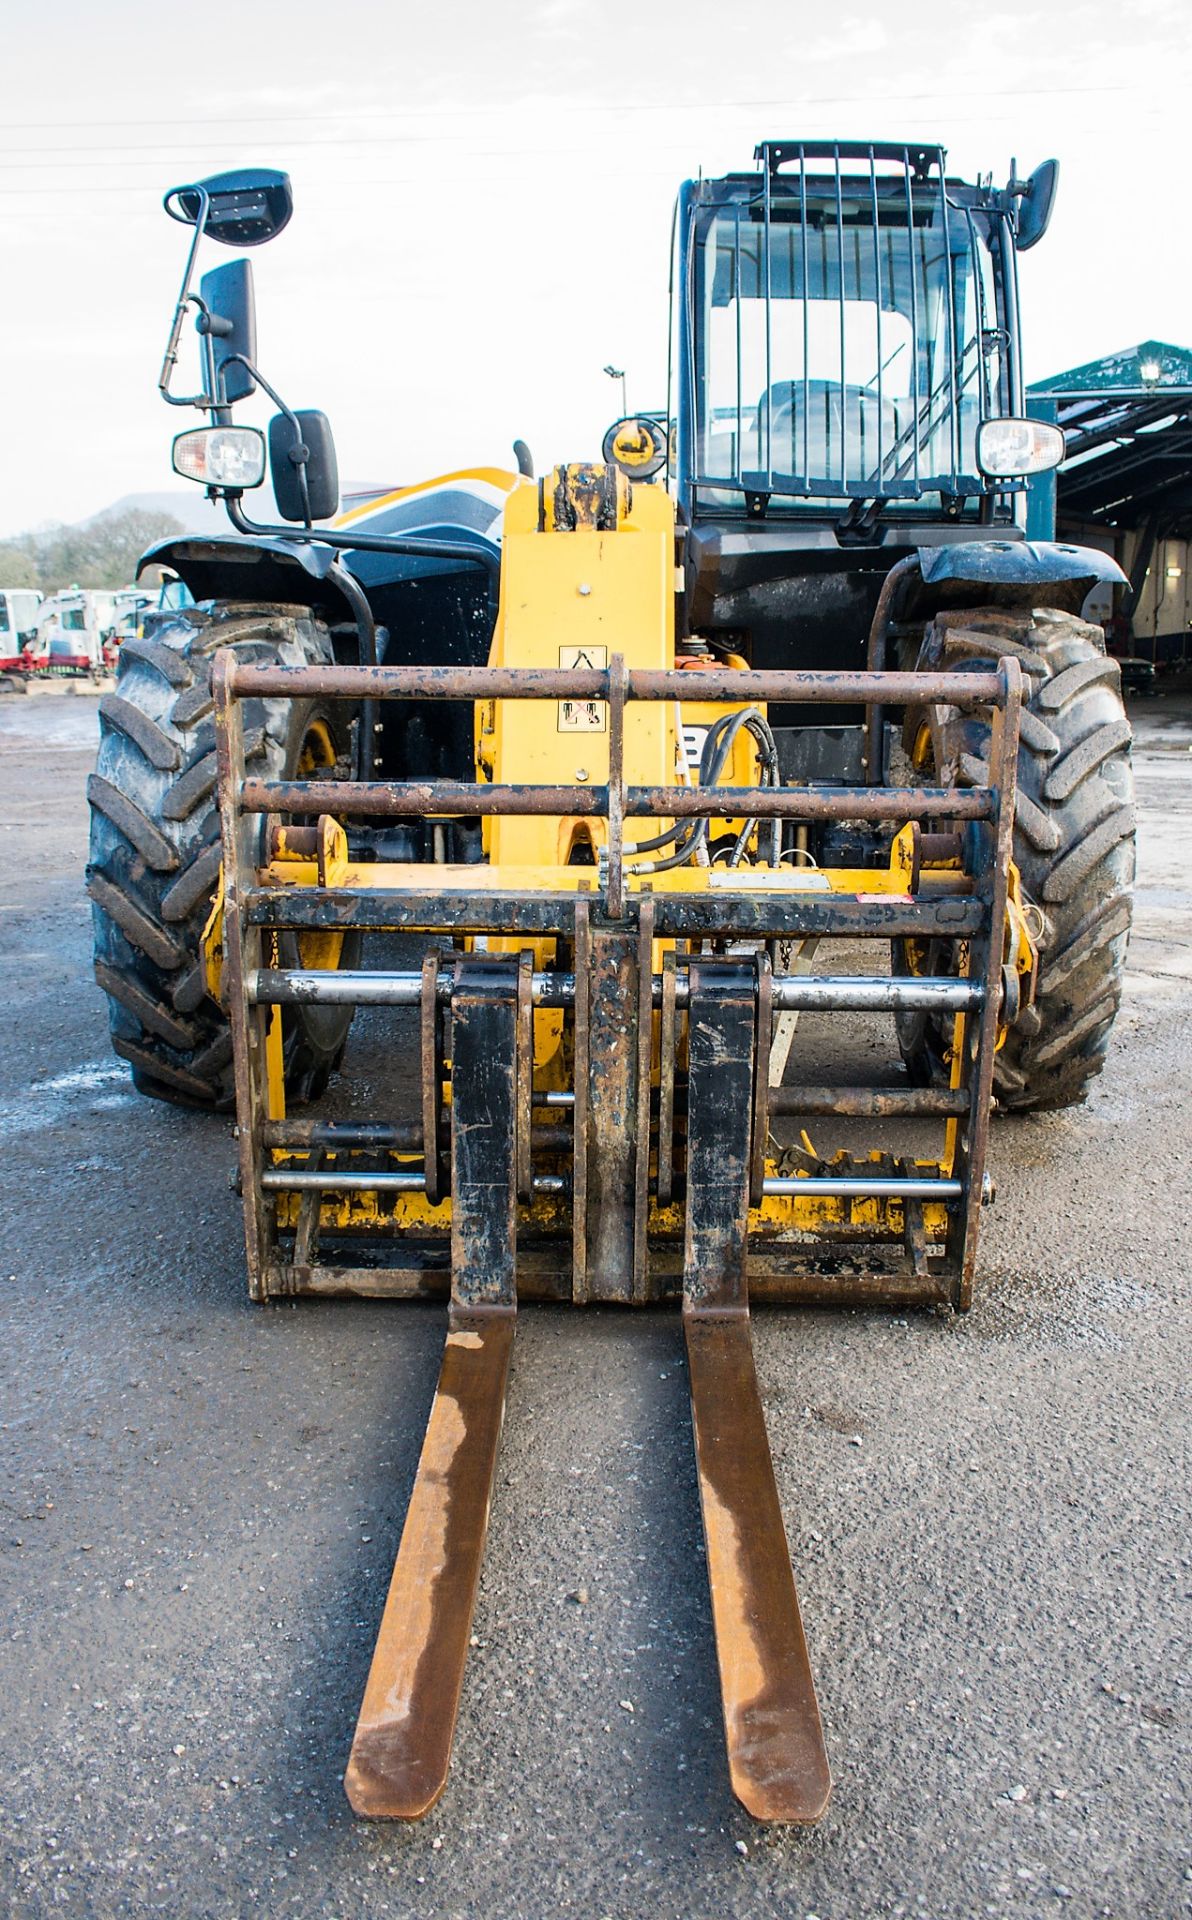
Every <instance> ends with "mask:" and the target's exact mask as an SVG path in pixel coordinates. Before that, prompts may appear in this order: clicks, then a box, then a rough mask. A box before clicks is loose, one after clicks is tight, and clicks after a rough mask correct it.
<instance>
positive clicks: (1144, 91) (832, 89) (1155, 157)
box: [0, 0, 1192, 535]
mask: <svg viewBox="0 0 1192 1920" xmlns="http://www.w3.org/2000/svg"><path fill="white" fill-rule="evenodd" d="M1187 21H1188V15H1187V10H1186V5H1185V4H1183V3H1182V0H1127V3H1126V4H1122V3H1121V0H1117V4H1112V5H1107V4H1095V5H1094V4H1084V5H1066V4H1064V3H1063V0H1058V3H1057V4H1052V5H1038V6H1032V5H1023V4H1019V0H1003V4H1001V5H999V6H998V7H996V8H994V9H986V8H982V9H980V10H978V9H977V8H976V7H974V8H972V9H971V10H967V11H966V9H965V8H964V7H963V6H962V5H958V4H957V0H916V4H915V5H914V6H912V7H902V8H889V7H883V8H881V9H878V8H876V7H873V6H869V5H866V4H858V5H850V4H849V0H842V4H839V5H837V6H836V7H833V6H828V5H824V4H823V0H815V3H814V4H811V3H809V0H505V4H504V5H498V6H494V5H493V4H492V0H439V4H438V5H437V6H436V7H433V8H426V7H423V6H421V5H419V6H417V7H414V6H411V5H410V4H409V0H383V4H382V3H380V0H331V3H330V4H329V0H319V4H318V5H315V4H312V3H311V0H285V4H280V5H275V4H269V3H268V0H264V3H262V0H258V4H256V5H254V6H251V7H250V6H249V5H248V4H246V0H207V4H205V5H190V6H187V7H175V8H163V7H161V6H160V5H159V4H155V5H148V4H144V0H107V4H106V5H105V6H104V7H102V8H97V7H95V6H94V5H93V4H92V3H91V0H87V4H82V0H54V3H53V4H52V5H41V6H37V7H33V6H24V7H22V8H21V9H20V11H19V13H18V12H17V11H16V9H12V10H10V12H9V14H8V18H7V21H6V28H5V55H6V58H5V69H6V85H5V101H6V118H5V120H4V122H3V123H2V124H0V147H2V148H3V152H2V154H0V260H2V262H3V277H2V280H0V287H2V289H3V292H2V295H0V348H2V353H0V366H2V367H3V370H4V396H3V400H4V405H3V421H4V426H3V454H2V458H0V535H4V534H9V533H14V532H17V531H19V530H20V529H22V528H24V527H27V526H30V525H34V524H37V523H40V522H44V521H48V520H55V519H66V520H73V519H77V518H79V517H80V516H82V515H84V514H87V513H91V512H94V511H96V510H97V509H99V508H101V507H103V506H105V505H106V504H108V503H109V502H110V501H112V500H114V499H116V498H117V497H118V496H120V495H122V494H125V493H129V492H134V491H147V490H158V489H161V488H163V487H168V486H171V485H173V486H178V485H181V484H182V483H180V482H178V481H176V480H175V479H174V478H173V476H172V475H171V473H170V471H169V442H170V438H171V436H172V434H173V433H174V432H177V431H178V430H179V428H180V426H181V425H184V424H187V423H188V422H189V419H190V416H186V415H181V414H179V413H178V412H175V411H169V412H168V411H167V409H166V408H165V407H164V406H162V404H161V402H160V401H159V400H158V398H157V396H156V391H155V382H156V376H157V370H158V367H159V364H160V360H161V354H162V349H163V346H164V341H165V334H166V331H167V325H168V320H169V315H170V311H171V307H172V302H173V299H174V296H175V293H176V286H177V280H178V277H179V275H180V272H181V267H182V257H183V250H184V234H183V230H182V229H181V228H179V227H178V226H176V225H174V224H173V223H171V222H170V221H168V220H167V219H166V217H165V215H164V214H163V213H162V212H161V208H160V201H161V195H162V193H163V191H164V190H165V189H166V188H167V187H169V186H171V185H174V184H176V183H178V182H182V181H187V180H191V179H194V178H197V177H201V176H202V175H203V174H205V173H209V172H215V171H219V170H221V169H223V168H226V167H231V166H235V165H237V164H240V163H253V162H255V163H258V164H271V165H275V166H280V167H284V168H286V169H287V170H288V171H289V172H290V174H291V175H292V177H293V182H294V194H295V202H296V206H295V214H294V218H293V221H292V223H291V225H290V227H289V228H288V229H287V231H286V232H285V233H284V234H283V235H282V236H281V237H280V238H279V239H278V240H277V241H276V242H274V243H273V244H272V245H271V246H269V247H267V248H264V249H262V250H259V251H258V252H257V253H256V254H255V256H254V265H255V269H256V278H257V305H258V323H259V349H260V359H261V362H262V365H263V367H264V370H265V371H266V373H267V374H268V375H269V376H270V379H271V381H272V382H273V384H274V385H276V386H278V387H279V388H280V389H281V391H282V392H283V394H284V395H285V396H286V398H287V399H288V400H289V402H290V403H291V405H295V406H321V407H323V408H324V409H325V410H326V411H327V413H328V414H329V415H330V417H331V421H332V424H333V427H334V429H335V433H336V438H337V441H338V444H339V449H340V470H341V473H342V474H343V475H344V476H345V478H346V479H348V480H350V481H357V482H365V481H386V482H391V483H400V482H403V481H408V480H414V479H417V478H420V477H424V476H426V475H429V474H431V473H434V472H442V471H445V470H449V469H450V468H452V467H455V466H459V465H470V464H479V463H491V462H497V463H500V464H502V465H507V464H509V458H510V456H509V445H510V442H511V441H512V440H513V439H514V438H515V437H516V436H518V435H521V436H522V437H524V438H525V439H527V440H528V441H529V443H530V445H531V447H532V448H533V450H534V453H535V456H536V458H537V461H538V465H539V469H540V470H541V468H542V467H543V466H545V465H548V464H550V463H551V462H553V461H555V460H558V459H576V458H582V457H584V456H585V455H592V454H594V453H596V452H597V451H598V449H599V444H600V438H601V434H602V431H603V428H604V426H605V425H606V424H607V422H608V421H609V420H610V419H611V418H612V417H613V416H614V414H615V413H616V412H617V411H619V404H618V402H619V393H618V391H617V390H616V389H615V388H614V386H613V384H612V383H611V382H610V381H609V380H608V379H607V378H606V377H605V376H604V375H603V374H602V372H601V369H602V367H603V366H604V365H605V363H606V362H612V363H613V364H615V365H616V366H618V367H621V366H623V367H625V368H626V369H627V370H628V378H629V402H630V405H631V406H633V405H639V406H649V405H661V404H662V403H663V401H664V399H665V370H666V276H667V254H668V236H669V226H670V213H671V205H672V201H673V198H674V194H675V190H676V187H677V186H678V183H679V182H680V181H681V180H682V179H684V178H685V177H687V176H688V175H690V174H692V173H694V172H696V171H698V170H699V169H700V168H701V167H702V169H703V170H704V171H705V172H708V173H715V172H720V171H724V170H726V169H729V168H734V167H735V168H739V167H742V166H747V165H748V164H749V162H750V156H751V155H752V151H753V147H754V144H755V142H756V140H757V139H759V138H760V137H763V136H770V137H782V136H788V137H797V136H799V135H813V134H815V135H821V136H823V135H828V136H832V135H836V134H839V135H840V136H841V137H844V138H858V137H864V138H869V137H872V138H883V139H897V140H903V139H911V140H920V141H931V142H943V143H944V144H946V145H947V147H948V148H949V154H950V163H951V167H952V169H953V170H954V171H957V172H961V173H964V174H967V175H969V176H970V177H971V176H972V174H973V173H974V172H975V171H977V170H978V169H979V170H981V171H986V170H989V169H992V171H993V173H994V176H995V179H996V180H997V181H998V182H999V183H1002V182H1004V180H1005V179H1006V177H1007V173H1008V169H1009V164H1010V160H1011V157H1012V156H1017V158H1018V161H1019V164H1020V170H1021V171H1023V172H1025V171H1027V170H1029V168H1030V167H1032V166H1034V165H1035V164H1036V163H1037V162H1038V161H1040V160H1042V159H1044V158H1046V157H1048V156H1050V155H1052V154H1054V155H1057V156H1058V157H1059V159H1060V162H1061V168H1062V176H1061V181H1060V191H1059V198H1058V201H1057V209H1056V214H1055V218H1054V221H1053V224H1052V228H1051V231H1050V233H1049V234H1048V235H1047V237H1046V239H1045V240H1044V241H1043V243H1042V244H1041V245H1040V246H1039V247H1038V248H1037V249H1036V250H1035V251H1034V252H1032V253H1031V254H1029V255H1028V256H1026V257H1025V258H1024V260H1023V263H1022V281H1023V296H1024V301H1023V303H1024V323H1025V335H1026V366H1027V373H1028V377H1029V378H1038V377H1041V376H1043V375H1046V374H1049V373H1054V372H1057V371H1059V370H1061V369H1062V368H1065V367H1069V366H1073V365H1076V364H1078V363H1079V362H1081V361H1084V360H1088V359H1092V358H1095V357H1097V356H1099V355H1101V354H1103V353H1107V352H1110V351H1112V350H1115V349H1119V348H1122V347H1125V346H1128V345H1132V344H1134V343H1135V342H1137V341H1139V340H1141V339H1143V338H1145V337H1156V338H1159V339H1166V340H1171V341H1175V342H1176V343H1178V344H1182V345H1192V268H1190V266H1189V256H1188V251H1187V241H1186V238H1185V237H1184V236H1185V235H1186V233H1187V218H1186V197H1187V180H1188V172H1189V165H1188V113H1189V108H1188V97H1189V82H1190V81H1192V57H1190V54H1189V36H1188V27H1187ZM228 257H229V256H228V254H227V253H226V252H225V251H224V250H223V249H222V248H215V247H211V248H210V249H209V257H208V259H207V264H208V265H214V264H217V262H218V261H219V260H221V259H227V258H228ZM191 350H192V351H193V346H192V349H191ZM253 405H254V406H255V405H256V403H253ZM268 411H269V409H268V408H267V407H263V408H260V409H259V410H258V412H257V414H256V415H255V416H254V413H253V410H252V408H244V409H241V410H240V411H239V413H238V417H239V418H244V419H252V418H254V417H258V418H260V419H262V420H263V419H264V418H265V416H266V414H267V412H268ZM194 419H195V421H196V423H197V420H198V416H194Z"/></svg>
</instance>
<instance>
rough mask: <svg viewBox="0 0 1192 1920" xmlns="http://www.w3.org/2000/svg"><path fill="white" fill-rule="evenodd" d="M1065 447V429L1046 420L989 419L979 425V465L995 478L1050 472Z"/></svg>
mask: <svg viewBox="0 0 1192 1920" xmlns="http://www.w3.org/2000/svg"><path fill="white" fill-rule="evenodd" d="M1064 451H1065V447H1064V436H1063V434H1062V432H1061V431H1060V429H1059V427H1053V426H1051V425H1049V424H1048V422H1047V421H1046V420H986V421H985V422H984V423H983V424H982V425H981V426H980V427H978V429H977V465H978V466H979V467H980V469H981V471H982V473H987V474H989V476H990V478H991V479H1001V478H1003V477H1007V476H1009V475H1015V476H1016V475H1018V474H1026V473H1046V472H1047V471H1048V469H1049V468H1051V467H1058V466H1059V464H1060V461H1061V460H1062V459H1063V457H1064Z"/></svg>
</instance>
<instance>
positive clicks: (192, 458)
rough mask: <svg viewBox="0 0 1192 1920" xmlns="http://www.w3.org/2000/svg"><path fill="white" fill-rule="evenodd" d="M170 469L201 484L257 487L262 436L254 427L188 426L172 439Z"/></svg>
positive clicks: (262, 458)
mask: <svg viewBox="0 0 1192 1920" xmlns="http://www.w3.org/2000/svg"><path fill="white" fill-rule="evenodd" d="M173 464H174V472H175V473H180V474H181V475H182V477H183V479H184V480H197V481H198V482H199V484H200V486H204V487H234V488H235V489H236V490H237V491H239V490H240V489H241V488H242V487H259V486H260V484H261V482H262V480H263V479H264V478H265V436H264V434H263V433H258V431H257V429H256V427H192V428H191V430H190V432H189V433H180V434H179V435H178V438H177V439H176V440H175V442H174V451H173Z"/></svg>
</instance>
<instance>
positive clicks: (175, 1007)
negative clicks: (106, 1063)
mask: <svg viewBox="0 0 1192 1920" xmlns="http://www.w3.org/2000/svg"><path fill="white" fill-rule="evenodd" d="M219 647H230V648H231V649H232V650H233V651H234V652H235V654H236V655H237V657H238V658H239V659H240V660H243V661H251V662H253V663H254V664H256V665H261V666H293V667H297V666H322V665H326V664H328V663H330V662H331V661H332V659H333V655H332V649H331V642H330V638H329V636H328V633H327V629H326V628H325V627H324V626H323V625H322V624H321V622H320V621H319V620H317V619H316V618H315V617H314V616H313V615H312V614H311V613H310V612H308V611H307V610H306V609H304V608H300V607H287V606H266V607H260V606H235V605H224V604H222V603H219V602H216V603H209V604H206V605H204V606H200V607H185V608H181V609H179V610H178V611H177V612H174V613H170V614H165V615H161V616H158V617H156V618H151V619H150V620H149V621H147V622H146V625H145V633H144V637H143V638H137V639H130V640H126V641H125V643H124V645H123V646H122V648H121V649H120V660H119V668H118V677H117V681H116V688H115V691H114V692H113V693H109V694H105V696H104V698H103V699H102V700H101V701H100V706H99V715H100V742H99V758H98V760H97V762H96V769H95V772H94V773H93V774H92V776H91V779H90V781H89V783H88V790H87V797H88V799H89V800H90V802H91V852H90V860H89V863H88V867H87V891H88V893H89V894H90V895H91V900H92V915H93V919H94V929H95V977H96V979H97V981H98V982H99V985H100V986H101V987H102V988H103V991H104V993H105V994H106V995H107V998H108V1012H109V1021H110V1026H111V1036H112V1046H113V1048H114V1049H115V1051H116V1053H117V1054H119V1055H120V1057H121V1058H122V1059H124V1060H127V1061H128V1063H129V1065H130V1067H131V1069H132V1078H133V1082H134V1084H135V1085H136V1087H137V1088H138V1090H139V1091H140V1092H141V1093H145V1094H150V1095H152V1096H153V1097H154V1098H155V1099H159V1100H170V1101H173V1102H175V1103H176V1104H179V1105H185V1106H201V1107H214V1108H222V1107H228V1106H231V1105H232V1104H233V1100H234V1091H233V1080H232V1037H231V1031H230V1028H229V1025H228V1020H227V1016H226V1014H225V1013H224V1012H223V1010H222V1008H221V1007H219V1006H218V1005H217V1003H216V1002H215V1001H214V1000H213V999H211V997H210V996H209V994H208V992H207V985H206V972H205V968H204V964H203V957H202V951H201V942H202V936H203V929H204V927H205V925H206V923H207V920H208V918H209V915H210V912H211V905H212V901H213V899H214V896H215V890H216V886H217V883H218V880H219V868H220V844H219V812H218V804H217V796H216V770H215V728H214V720H213V709H214V701H213V695H212V691H211V666H212V661H213V658H214V655H215V652H216V649H217V648H219ZM243 712H244V728H245V745H246V757H247V760H248V762H249V764H250V766H251V767H252V770H253V771H254V773H257V774H260V775H263V776H264V777H265V778H266V779H284V778H289V777H293V776H295V775H297V774H301V773H309V772H313V771H314V770H315V769H318V770H319V771H320V772H323V773H324V774H325V775H326V777H329V778H337V777H340V778H347V777H349V776H350V773H351V757H352V756H351V737H350V725H351V723H350V718H349V710H348V709H347V708H346V707H345V705H344V703H343V702H342V701H338V702H329V703H328V704H327V705H326V706H325V707H324V706H322V705H319V704H317V703H312V702H309V701H307V702H299V701H291V700H268V701H262V700H247V701H245V702H244V703H243ZM348 946H349V943H348V942H345V943H344V947H343V949H342V950H341V951H340V952H338V953H337V954H335V955H331V956H330V959H331V960H332V961H333V962H334V963H336V964H343V965H348V966H350V965H352V964H353V959H354V954H355V949H356V948H357V947H358V937H357V939H356V940H355V942H354V943H353V951H351V952H349V951H348ZM279 957H280V960H281V964H282V965H287V966H297V965H299V964H301V955H300V951H299V945H298V941H297V940H296V939H295V937H294V936H292V935H289V934H283V935H281V936H280V940H279ZM327 961H328V956H327V955H326V954H321V955H320V956H319V957H318V958H315V959H309V960H308V962H307V963H308V964H311V965H318V964H327ZM350 1021H351V1009H350V1008H348V1009H344V1008H339V1007H302V1008H298V1007H294V1008H289V1007H287V1008H285V1009H284V1025H283V1034H284V1055H285V1071H286V1089H287V1093H288V1095H289V1097H290V1098H291V1099H292V1100H295V1101H300V1100H303V1099H312V1098H314V1097H315V1096H316V1095H317V1094H318V1093H320V1092H321V1091H322V1089H323V1088H324V1087H325V1085H326V1083H327V1080H328V1077H329V1076H330V1074H331V1072H332V1070H333V1069H334V1067H335V1066H336V1065H338V1062H339V1057H340V1055H341V1054H342V1052H343V1046H344V1041H345V1039H346V1037H347V1031H348V1026H349V1024H350Z"/></svg>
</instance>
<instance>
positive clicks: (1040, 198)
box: [1016, 160, 1060, 253]
mask: <svg viewBox="0 0 1192 1920" xmlns="http://www.w3.org/2000/svg"><path fill="white" fill-rule="evenodd" d="M1059 177H1060V163H1059V161H1058V160H1045V161H1044V162H1043V164H1042V166H1041V167H1036V168H1035V171H1034V172H1033V173H1032V175H1031V177H1030V179H1029V180H1028V181H1027V183H1026V190H1025V192H1024V193H1023V196H1022V199H1021V200H1020V201H1019V203H1018V232H1017V235H1016V238H1017V243H1018V251H1019V253H1025V252H1026V250H1027V248H1028V247H1033V246H1035V245H1036V244H1037V243H1038V242H1039V241H1040V240H1041V239H1042V238H1043V235H1044V234H1045V233H1046V232H1047V225H1048V222H1049V221H1050V219H1051V210H1052V208H1053V206H1054V205H1055V190H1056V187H1057V185H1058V184H1059Z"/></svg>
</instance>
